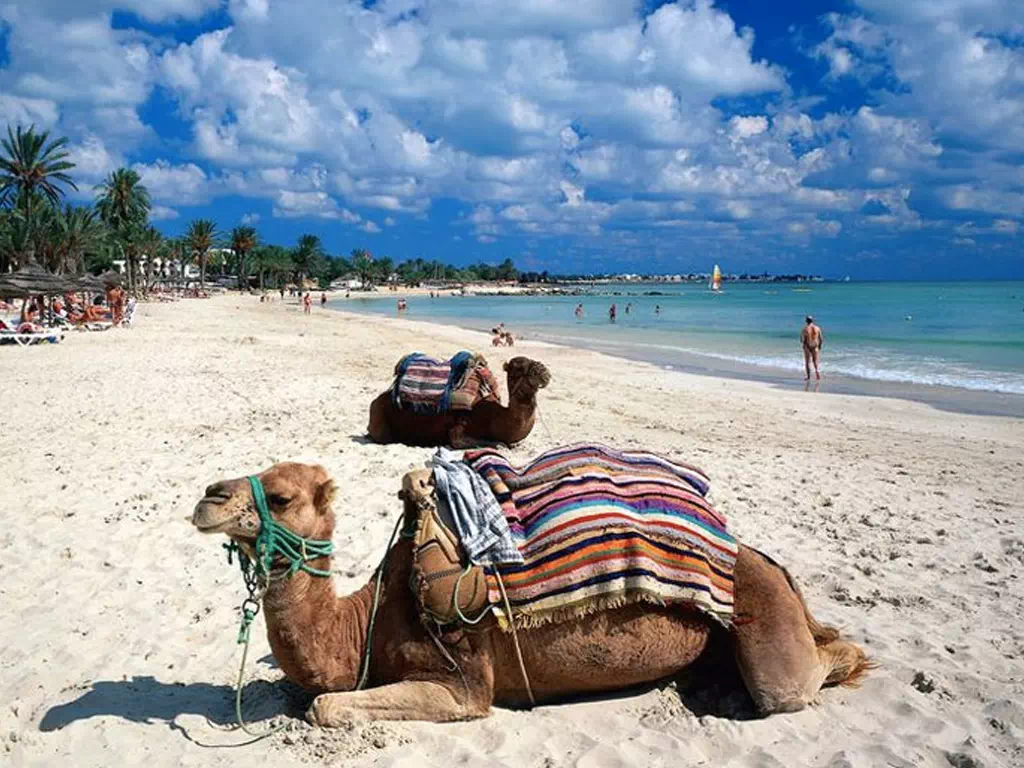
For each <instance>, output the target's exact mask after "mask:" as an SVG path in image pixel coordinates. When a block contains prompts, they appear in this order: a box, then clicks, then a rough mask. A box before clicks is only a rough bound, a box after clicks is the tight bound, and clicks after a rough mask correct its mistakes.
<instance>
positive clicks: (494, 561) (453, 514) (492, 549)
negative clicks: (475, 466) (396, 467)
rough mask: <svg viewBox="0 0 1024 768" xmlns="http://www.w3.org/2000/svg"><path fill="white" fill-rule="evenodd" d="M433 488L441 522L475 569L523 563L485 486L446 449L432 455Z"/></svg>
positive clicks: (506, 523) (475, 474)
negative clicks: (449, 526)
mask: <svg viewBox="0 0 1024 768" xmlns="http://www.w3.org/2000/svg"><path fill="white" fill-rule="evenodd" d="M432 464H433V467H434V487H435V489H436V490H437V504H438V512H439V513H440V514H441V519H442V520H445V522H447V523H449V524H454V527H455V530H456V531H458V534H459V538H460V539H461V540H462V548H463V549H465V550H466V554H467V555H469V560H470V562H472V563H473V564H474V565H501V564H504V563H522V562H523V555H522V554H521V553H520V552H519V549H518V548H517V547H516V545H515V542H514V541H513V540H512V532H511V531H510V530H509V528H508V521H506V520H505V515H504V514H503V513H502V511H501V505H500V504H498V500H497V499H496V498H494V493H493V492H492V491H491V487H490V486H489V485H488V484H487V482H486V481H485V480H484V479H483V478H482V477H480V475H478V474H477V473H476V472H474V471H473V470H472V469H470V468H469V467H468V466H467V465H466V464H464V463H463V462H462V461H461V460H460V459H459V457H458V456H457V455H456V454H455V453H454V452H452V451H449V450H448V449H447V448H438V450H437V453H435V454H434V457H433V460H432Z"/></svg>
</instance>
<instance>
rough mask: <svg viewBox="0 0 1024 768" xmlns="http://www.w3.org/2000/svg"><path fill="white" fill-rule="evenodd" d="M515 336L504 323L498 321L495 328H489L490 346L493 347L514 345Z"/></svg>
mask: <svg viewBox="0 0 1024 768" xmlns="http://www.w3.org/2000/svg"><path fill="white" fill-rule="evenodd" d="M515 345H516V338H515V336H513V335H512V332H511V331H510V330H508V329H507V328H505V324H504V323H498V326H497V327H496V328H491V346H493V347H514V346H515Z"/></svg>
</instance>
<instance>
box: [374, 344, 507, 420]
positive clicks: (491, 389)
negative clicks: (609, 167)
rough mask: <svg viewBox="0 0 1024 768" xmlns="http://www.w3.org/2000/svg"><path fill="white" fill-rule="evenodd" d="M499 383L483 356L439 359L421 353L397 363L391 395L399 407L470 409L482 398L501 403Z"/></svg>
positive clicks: (467, 354) (463, 354)
mask: <svg viewBox="0 0 1024 768" xmlns="http://www.w3.org/2000/svg"><path fill="white" fill-rule="evenodd" d="M499 391H500V390H499V388H498V382H497V380H495V378H494V374H492V373H491V371H490V369H489V368H488V367H487V361H486V360H484V358H483V357H482V356H481V355H474V354H472V353H470V352H459V353H458V354H457V355H456V356H455V357H453V358H452V359H451V360H435V359H434V358H432V357H427V356H426V355H424V354H421V353H419V352H414V353H412V354H411V355H406V356H405V357H403V358H402V359H401V360H399V361H398V365H396V366H395V382H394V384H392V385H391V398H392V401H393V402H394V404H395V407H397V408H408V409H410V410H414V411H419V412H421V413H445V412H447V411H469V410H472V409H473V407H474V406H475V405H476V404H477V403H479V402H480V401H481V400H493V401H494V402H500V398H499V395H498V393H499Z"/></svg>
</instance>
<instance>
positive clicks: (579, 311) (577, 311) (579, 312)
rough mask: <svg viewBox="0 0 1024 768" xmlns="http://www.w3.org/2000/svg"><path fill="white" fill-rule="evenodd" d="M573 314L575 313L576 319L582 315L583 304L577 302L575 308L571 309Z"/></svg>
mask: <svg viewBox="0 0 1024 768" xmlns="http://www.w3.org/2000/svg"><path fill="white" fill-rule="evenodd" d="M573 314H574V315H576V319H577V320H579V319H581V318H582V317H583V305H582V304H577V305H576V309H575V310H573Z"/></svg>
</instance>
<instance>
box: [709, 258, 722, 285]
mask: <svg viewBox="0 0 1024 768" xmlns="http://www.w3.org/2000/svg"><path fill="white" fill-rule="evenodd" d="M721 289H722V270H720V269H719V268H718V265H717V264H715V269H714V270H713V271H712V273H711V290H712V291H720V290H721Z"/></svg>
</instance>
